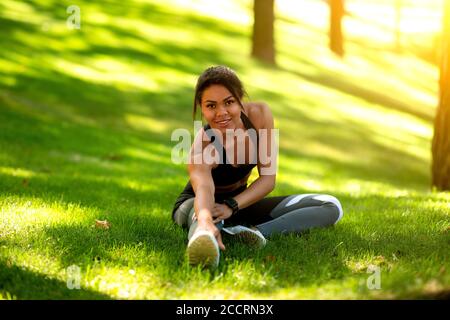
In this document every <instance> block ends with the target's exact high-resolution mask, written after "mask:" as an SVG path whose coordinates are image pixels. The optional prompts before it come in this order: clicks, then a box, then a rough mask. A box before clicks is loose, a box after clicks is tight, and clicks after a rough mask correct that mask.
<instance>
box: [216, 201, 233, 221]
mask: <svg viewBox="0 0 450 320" xmlns="http://www.w3.org/2000/svg"><path fill="white" fill-rule="evenodd" d="M211 213H212V217H213V223H219V222H220V221H222V220H225V219H228V218H229V217H231V215H232V214H233V210H231V208H230V207H229V206H227V205H226V204H221V203H215V204H214V207H213V209H212V212H211Z"/></svg>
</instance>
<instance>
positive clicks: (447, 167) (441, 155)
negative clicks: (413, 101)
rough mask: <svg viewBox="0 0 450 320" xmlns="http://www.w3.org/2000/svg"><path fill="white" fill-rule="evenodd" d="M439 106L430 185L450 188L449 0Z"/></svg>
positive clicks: (441, 67) (444, 23)
mask: <svg viewBox="0 0 450 320" xmlns="http://www.w3.org/2000/svg"><path fill="white" fill-rule="evenodd" d="M442 29H443V30H442V51H441V52H442V56H441V64H440V79H439V106H438V109H437V112H436V118H435V120H434V136H433V144H432V154H433V162H432V186H435V187H436V188H437V190H441V191H444V190H445V191H449V190H450V0H446V1H445V3H444V14H443V28H442Z"/></svg>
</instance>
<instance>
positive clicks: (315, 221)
mask: <svg viewBox="0 0 450 320" xmlns="http://www.w3.org/2000/svg"><path fill="white" fill-rule="evenodd" d="M193 215H194V198H190V199H187V200H185V201H184V202H183V203H182V204H181V205H180V206H179V207H178V209H177V210H176V211H175V213H174V216H173V218H174V220H175V222H176V223H177V224H178V225H180V226H181V227H183V228H187V229H189V235H188V238H189V239H190V237H191V236H192V234H193V232H194V231H195V229H196V227H197V222H196V221H193V220H192V217H193ZM342 216H343V211H342V206H341V203H340V202H339V200H338V199H336V198H335V197H333V196H330V195H325V194H299V195H291V196H284V197H268V198H264V199H262V200H260V201H258V202H256V203H254V204H252V205H251V206H249V207H247V208H244V209H242V210H239V212H238V213H237V214H236V215H234V216H233V217H231V218H229V219H226V220H225V221H223V223H218V224H216V226H217V227H218V228H219V229H221V228H222V227H223V226H225V227H227V226H232V225H238V224H241V225H247V226H253V227H256V228H257V229H258V230H259V231H261V233H262V234H263V235H264V236H265V237H266V238H269V237H270V236H272V235H273V234H277V233H282V234H283V233H302V232H303V231H305V230H308V229H310V228H316V227H327V226H330V225H333V224H336V223H337V222H338V221H339V220H340V219H341V218H342Z"/></svg>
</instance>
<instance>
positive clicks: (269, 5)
mask: <svg viewBox="0 0 450 320" xmlns="http://www.w3.org/2000/svg"><path fill="white" fill-rule="evenodd" d="M253 12H254V23H253V38H252V43H253V45H252V57H255V58H257V59H260V60H262V61H265V62H268V63H270V64H275V45H274V36H273V34H274V32H273V29H274V27H273V26H274V20H275V15H274V0H254V2H253Z"/></svg>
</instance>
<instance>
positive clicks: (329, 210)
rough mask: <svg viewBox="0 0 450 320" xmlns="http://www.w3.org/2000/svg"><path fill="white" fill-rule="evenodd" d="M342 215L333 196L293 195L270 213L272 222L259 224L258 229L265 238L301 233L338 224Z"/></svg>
mask: <svg viewBox="0 0 450 320" xmlns="http://www.w3.org/2000/svg"><path fill="white" fill-rule="evenodd" d="M269 199H270V198H269ZM342 215H343V210H342V206H341V203H340V202H339V200H338V199H336V198H335V197H333V196H330V195H325V194H301V195H293V196H288V197H286V198H284V199H283V200H282V201H281V202H279V203H278V204H277V205H276V207H275V208H273V209H272V210H271V211H270V214H269V216H270V218H272V220H270V221H268V222H264V223H261V224H258V225H256V228H257V229H258V230H259V231H260V232H261V233H262V234H263V235H264V236H265V237H270V236H271V235H273V234H275V233H301V232H303V231H305V230H308V229H310V228H317V227H327V226H330V225H333V224H336V223H337V222H338V221H339V220H340V219H341V218H342Z"/></svg>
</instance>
